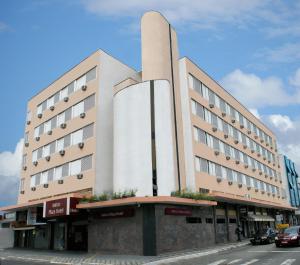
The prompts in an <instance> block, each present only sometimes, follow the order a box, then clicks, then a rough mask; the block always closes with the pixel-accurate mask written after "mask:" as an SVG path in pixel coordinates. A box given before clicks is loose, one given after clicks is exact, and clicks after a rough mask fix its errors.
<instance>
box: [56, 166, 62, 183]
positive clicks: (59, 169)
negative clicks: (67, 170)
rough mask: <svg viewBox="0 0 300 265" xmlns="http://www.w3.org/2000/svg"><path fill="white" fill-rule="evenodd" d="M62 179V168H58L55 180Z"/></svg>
mask: <svg viewBox="0 0 300 265" xmlns="http://www.w3.org/2000/svg"><path fill="white" fill-rule="evenodd" d="M61 178H62V166H60V167H56V168H55V172H54V180H59V179H61Z"/></svg>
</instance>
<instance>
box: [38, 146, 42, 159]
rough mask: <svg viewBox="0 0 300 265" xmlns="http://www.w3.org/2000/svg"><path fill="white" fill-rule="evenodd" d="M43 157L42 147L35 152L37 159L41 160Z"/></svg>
mask: <svg viewBox="0 0 300 265" xmlns="http://www.w3.org/2000/svg"><path fill="white" fill-rule="evenodd" d="M42 157H43V147H40V148H39V149H38V150H37V159H41V158H42Z"/></svg>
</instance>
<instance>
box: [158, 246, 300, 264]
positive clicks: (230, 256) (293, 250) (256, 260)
mask: <svg viewBox="0 0 300 265" xmlns="http://www.w3.org/2000/svg"><path fill="white" fill-rule="evenodd" d="M164 264H172V265H231V264H233V265H250V264H251V265H299V264H300V247H285V248H276V247H275V244H270V245H260V246H251V245H247V246H245V247H241V248H237V249H233V250H229V251H225V252H220V253H217V254H212V255H209V256H204V257H199V258H194V259H189V260H180V261H178V262H173V263H164Z"/></svg>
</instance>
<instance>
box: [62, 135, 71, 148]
mask: <svg viewBox="0 0 300 265" xmlns="http://www.w3.org/2000/svg"><path fill="white" fill-rule="evenodd" d="M70 145H71V134H68V135H66V136H65V137H64V148H67V147H69V146H70Z"/></svg>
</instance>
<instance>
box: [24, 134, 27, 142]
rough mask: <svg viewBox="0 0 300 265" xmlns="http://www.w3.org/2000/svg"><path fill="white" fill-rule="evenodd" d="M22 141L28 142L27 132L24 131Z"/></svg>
mask: <svg viewBox="0 0 300 265" xmlns="http://www.w3.org/2000/svg"><path fill="white" fill-rule="evenodd" d="M24 143H25V144H27V143H28V132H26V133H25V135H24Z"/></svg>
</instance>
